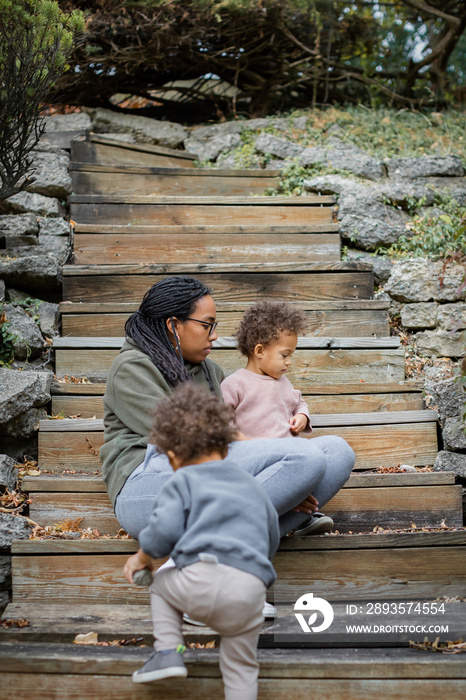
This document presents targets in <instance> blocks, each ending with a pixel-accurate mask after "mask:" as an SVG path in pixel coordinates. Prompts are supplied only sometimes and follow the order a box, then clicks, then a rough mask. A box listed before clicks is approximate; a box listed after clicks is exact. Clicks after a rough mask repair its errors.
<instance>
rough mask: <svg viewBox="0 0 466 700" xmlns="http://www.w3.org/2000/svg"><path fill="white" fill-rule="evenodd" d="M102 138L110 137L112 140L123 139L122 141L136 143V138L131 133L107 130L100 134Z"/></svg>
mask: <svg viewBox="0 0 466 700" xmlns="http://www.w3.org/2000/svg"><path fill="white" fill-rule="evenodd" d="M100 136H102V137H103V138H106V139H112V140H113V141H123V143H136V139H135V138H134V136H133V135H132V134H121V133H118V132H114V131H109V132H106V133H103V134H100Z"/></svg>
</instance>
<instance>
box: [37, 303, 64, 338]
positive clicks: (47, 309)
mask: <svg viewBox="0 0 466 700" xmlns="http://www.w3.org/2000/svg"><path fill="white" fill-rule="evenodd" d="M39 327H40V330H41V332H42V334H43V335H44V336H45V337H46V338H54V337H55V336H57V335H58V333H59V328H60V307H59V305H58V304H52V303H51V302H48V301H44V302H43V303H42V304H41V305H40V306H39Z"/></svg>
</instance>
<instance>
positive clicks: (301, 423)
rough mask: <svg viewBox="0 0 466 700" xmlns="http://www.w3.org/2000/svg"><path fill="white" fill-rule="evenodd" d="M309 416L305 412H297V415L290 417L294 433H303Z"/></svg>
mask: <svg viewBox="0 0 466 700" xmlns="http://www.w3.org/2000/svg"><path fill="white" fill-rule="evenodd" d="M307 421H308V418H307V416H306V415H305V414H304V413H297V414H296V415H295V416H293V417H292V418H290V420H289V424H290V428H291V432H292V433H296V434H298V433H302V432H303V430H305V428H306V426H307Z"/></svg>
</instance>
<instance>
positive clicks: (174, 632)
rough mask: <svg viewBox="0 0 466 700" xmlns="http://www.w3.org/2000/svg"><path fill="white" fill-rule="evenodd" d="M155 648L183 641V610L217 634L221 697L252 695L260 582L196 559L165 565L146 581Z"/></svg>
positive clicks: (249, 698) (238, 699)
mask: <svg viewBox="0 0 466 700" xmlns="http://www.w3.org/2000/svg"><path fill="white" fill-rule="evenodd" d="M150 591H151V607H152V620H153V623H154V637H155V643H154V648H155V650H156V651H161V650H163V649H175V648H176V647H177V646H178V645H179V644H183V637H182V634H181V621H182V614H183V612H186V613H188V615H189V616H190V617H191V618H192V619H193V620H199V622H204V623H205V624H206V625H208V626H209V627H212V628H213V629H214V630H215V631H216V632H218V633H219V634H220V636H221V643H220V671H221V673H222V678H223V683H224V686H225V699H226V700H256V698H257V677H258V674H259V663H258V661H257V656H256V648H257V640H258V638H259V632H260V629H261V625H262V623H263V621H264V618H263V616H262V608H263V605H264V601H265V592H266V588H265V584H264V583H263V581H261V579H259V578H257V576H253V575H252V574H248V573H246V572H245V571H240V570H239V569H236V568H234V567H232V566H225V565H224V564H215V563H210V562H208V563H207V562H201V561H199V562H196V563H195V564H191V565H190V566H186V567H184V568H183V569H175V568H170V569H165V570H163V571H160V573H158V574H156V575H155V576H154V582H153V584H152V586H151V589H150Z"/></svg>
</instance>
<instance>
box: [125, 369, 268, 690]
mask: <svg viewBox="0 0 466 700" xmlns="http://www.w3.org/2000/svg"><path fill="white" fill-rule="evenodd" d="M232 418H233V412H232V409H231V408H230V407H229V406H225V405H224V404H222V403H221V402H220V400H219V399H218V398H217V397H216V396H215V395H214V394H209V393H208V392H207V391H206V389H205V388H203V387H198V386H196V385H194V384H192V383H186V384H182V385H181V386H180V387H179V388H177V389H175V391H174V392H173V393H172V394H171V395H170V396H168V397H167V398H165V399H163V400H161V401H160V402H159V403H158V405H157V413H156V415H155V419H154V426H153V431H152V434H151V436H150V441H151V442H153V443H155V445H156V446H157V449H158V450H159V452H161V453H165V454H166V455H167V457H168V459H169V461H170V464H171V466H172V468H173V470H174V474H173V476H172V477H171V478H170V479H169V480H168V482H167V483H166V484H165V486H164V487H163V488H162V489H161V491H160V493H159V495H158V497H157V499H156V502H155V504H154V511H153V513H152V516H151V518H150V520H149V522H148V524H147V526H146V527H145V528H144V529H143V530H142V531H141V533H140V535H139V545H140V549H139V551H138V552H137V553H136V554H134V555H133V556H131V557H130V558H129V559H128V560H127V562H126V564H125V567H124V574H125V576H126V578H127V579H128V581H130V582H132V581H133V574H134V573H135V572H136V571H138V570H140V569H144V568H148V569H149V570H153V568H154V567H153V563H152V559H153V558H154V559H157V558H161V557H165V556H167V555H170V556H171V557H172V558H173V560H174V562H175V565H176V566H175V567H172V568H166V569H163V570H162V571H160V572H159V573H157V574H156V575H155V576H154V579H153V583H152V585H151V588H150V592H151V608H152V619H153V624H154V637H155V642H154V649H155V651H154V652H153V654H152V655H151V656H150V658H149V659H148V661H147V662H146V663H145V664H144V666H143V667H142V668H141V669H139V670H138V671H135V673H134V674H133V681H135V682H136V683H145V682H149V681H154V680H158V679H161V678H168V677H171V676H186V675H187V670H186V668H185V665H184V662H183V659H182V656H181V653H182V651H183V650H184V647H183V637H182V634H181V622H182V614H183V612H186V613H187V614H188V615H189V616H190V617H191V618H193V619H195V620H199V621H200V622H203V623H204V624H206V625H208V626H209V627H212V628H213V629H214V630H216V631H217V632H218V633H219V634H220V636H221V644H220V670H221V673H222V678H223V683H224V689H225V698H226V700H256V698H257V678H258V672H259V664H258V662H257V656H256V648H257V640H258V637H259V632H260V629H261V625H262V622H263V616H262V608H263V604H264V600H265V593H266V589H267V588H268V587H269V586H270V585H271V584H272V583H273V581H274V580H275V578H276V574H275V570H274V568H273V566H272V563H271V560H272V558H273V556H274V554H275V552H276V550H277V547H278V543H279V530H278V516H277V512H276V510H275V508H274V506H273V505H272V503H271V501H270V500H269V498H268V496H267V495H266V493H265V491H264V490H263V489H262V487H261V486H260V485H259V484H258V483H257V481H256V479H254V477H252V476H251V475H250V474H248V473H247V472H246V471H245V470H244V469H241V468H240V467H238V466H237V465H236V464H235V463H234V462H232V461H229V460H226V459H225V457H226V454H227V451H228V445H229V443H230V442H232V441H233V440H234V439H235V432H234V428H233V427H232ZM185 467H186V468H185Z"/></svg>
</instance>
